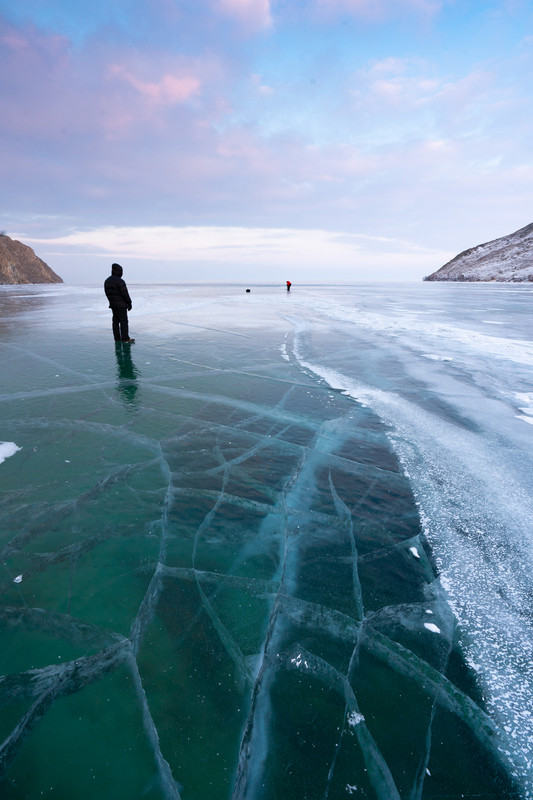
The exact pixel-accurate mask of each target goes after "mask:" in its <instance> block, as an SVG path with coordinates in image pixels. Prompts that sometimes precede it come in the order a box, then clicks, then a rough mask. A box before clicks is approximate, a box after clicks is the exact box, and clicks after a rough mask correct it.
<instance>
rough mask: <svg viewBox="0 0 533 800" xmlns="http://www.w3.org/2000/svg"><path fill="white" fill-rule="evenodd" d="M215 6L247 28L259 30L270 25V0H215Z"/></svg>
mask: <svg viewBox="0 0 533 800" xmlns="http://www.w3.org/2000/svg"><path fill="white" fill-rule="evenodd" d="M215 8H216V9H217V10H218V11H219V12H221V13H222V14H225V15H227V16H228V17H231V18H232V19H234V20H236V21H237V22H238V23H239V24H240V25H241V26H242V27H243V28H245V29H247V30H251V31H253V30H260V29H262V28H269V27H270V26H271V25H272V15H271V9H270V0H215Z"/></svg>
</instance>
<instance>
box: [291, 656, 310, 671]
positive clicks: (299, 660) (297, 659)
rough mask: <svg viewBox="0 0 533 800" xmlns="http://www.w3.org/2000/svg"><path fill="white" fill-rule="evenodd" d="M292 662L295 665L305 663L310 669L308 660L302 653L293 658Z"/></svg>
mask: <svg viewBox="0 0 533 800" xmlns="http://www.w3.org/2000/svg"><path fill="white" fill-rule="evenodd" d="M291 664H294V666H295V667H301V665H302V664H303V665H304V667H305V668H306V669H309V664H308V663H307V661H304V659H303V658H302V654H301V653H298V655H297V656H296V658H291Z"/></svg>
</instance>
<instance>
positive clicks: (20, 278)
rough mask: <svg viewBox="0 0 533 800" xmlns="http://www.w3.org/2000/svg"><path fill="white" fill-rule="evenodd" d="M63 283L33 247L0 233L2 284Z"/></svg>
mask: <svg viewBox="0 0 533 800" xmlns="http://www.w3.org/2000/svg"><path fill="white" fill-rule="evenodd" d="M6 283H9V284H11V283H13V284H14V283H63V279H62V278H60V277H59V275H56V274H55V272H54V271H53V270H52V269H50V267H49V266H48V264H45V262H44V261H43V260H42V259H40V258H39V257H38V256H36V255H35V253H34V252H33V250H32V249H31V247H28V245H27V244H22V242H18V241H17V240H16V239H10V238H9V236H6V235H5V234H4V233H0V284H6Z"/></svg>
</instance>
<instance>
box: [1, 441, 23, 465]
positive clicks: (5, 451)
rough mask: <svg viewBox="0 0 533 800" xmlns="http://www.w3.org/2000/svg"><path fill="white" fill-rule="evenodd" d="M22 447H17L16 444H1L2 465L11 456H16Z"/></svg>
mask: <svg viewBox="0 0 533 800" xmlns="http://www.w3.org/2000/svg"><path fill="white" fill-rule="evenodd" d="M19 450H22V447H17V445H16V444H15V442H0V464H2V463H3V462H4V461H5V460H6V458H9V456H14V455H15V453H17V452H18V451H19Z"/></svg>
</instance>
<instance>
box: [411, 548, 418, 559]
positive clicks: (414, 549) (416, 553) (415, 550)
mask: <svg viewBox="0 0 533 800" xmlns="http://www.w3.org/2000/svg"><path fill="white" fill-rule="evenodd" d="M409 551H410V552H411V553H412V554H413V555H414V557H415V558H420V553H419V552H418V550H417V549H416V547H410V548H409Z"/></svg>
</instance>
